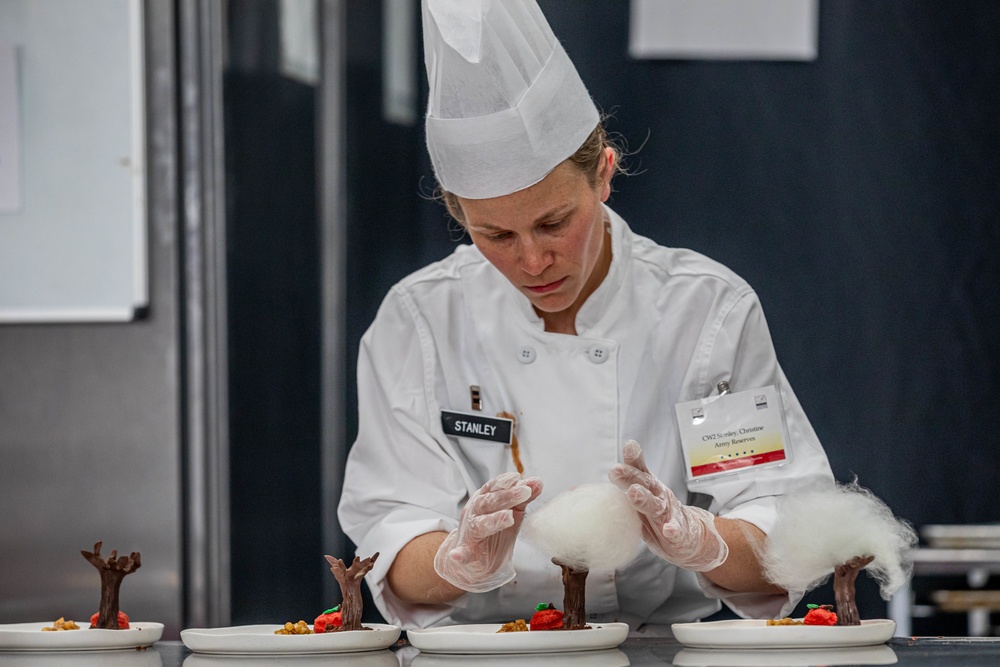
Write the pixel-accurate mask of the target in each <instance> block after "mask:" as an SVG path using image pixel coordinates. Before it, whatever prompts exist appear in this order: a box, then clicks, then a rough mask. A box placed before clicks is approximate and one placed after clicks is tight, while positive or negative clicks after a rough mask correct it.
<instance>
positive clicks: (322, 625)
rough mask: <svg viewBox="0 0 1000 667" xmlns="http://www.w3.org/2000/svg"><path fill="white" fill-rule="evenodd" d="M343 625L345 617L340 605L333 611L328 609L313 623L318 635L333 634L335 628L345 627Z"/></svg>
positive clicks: (314, 630)
mask: <svg viewBox="0 0 1000 667" xmlns="http://www.w3.org/2000/svg"><path fill="white" fill-rule="evenodd" d="M343 625H344V617H343V615H342V614H341V613H340V605H339V604H338V605H337V606H336V607H334V608H333V609H327V610H326V611H324V612H323V613H322V614H320V615H319V616H317V617H316V620H315V621H313V632H315V633H316V634H322V633H324V632H333V631H334V629H335V628H339V627H343Z"/></svg>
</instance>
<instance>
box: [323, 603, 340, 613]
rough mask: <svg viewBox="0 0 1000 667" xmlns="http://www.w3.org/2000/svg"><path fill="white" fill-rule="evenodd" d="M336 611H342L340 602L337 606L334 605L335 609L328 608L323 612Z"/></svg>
mask: <svg viewBox="0 0 1000 667" xmlns="http://www.w3.org/2000/svg"><path fill="white" fill-rule="evenodd" d="M335 611H340V605H339V604H338V605H337V606H336V607H334V608H333V609H327V610H326V611H324V612H323V613H324V614H332V613H333V612H335Z"/></svg>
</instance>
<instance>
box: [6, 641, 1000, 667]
mask: <svg viewBox="0 0 1000 667" xmlns="http://www.w3.org/2000/svg"><path fill="white" fill-rule="evenodd" d="M0 665H3V667H41V666H42V665H45V666H46V667H50V666H51V667H62V666H65V667H69V666H70V665H72V667H90V666H91V665H92V666H93V667H98V666H99V667H160V666H161V665H162V666H163V667H235V666H236V665H250V666H253V665H260V666H261V667H263V665H277V666H281V665H288V666H290V667H312V666H313V665H315V666H316V667H319V665H323V666H324V667H330V666H334V667H336V666H338V665H344V666H347V665H350V666H351V667H439V666H440V667H450V666H458V665H469V666H471V667H475V666H476V665H483V666H486V665H493V666H499V665H504V666H505V667H506V666H509V665H517V666H518V667H522V666H529V667H530V666H531V665H538V666H539V667H541V666H542V665H544V666H545V667H564V666H566V667H570V666H571V667H626V666H628V667H654V666H656V667H660V666H663V665H676V666H677V667H691V666H698V667H727V666H730V665H732V666H737V665H767V666H768V667H771V666H780V665H796V666H803V667H808V666H809V665H900V666H903V667H908V666H917V665H919V666H924V667H929V666H930V665H963V666H968V667H995V665H1000V638H980V637H971V638H966V637H954V638H947V637H916V638H901V637H896V638H893V639H892V640H890V641H889V642H888V643H886V644H878V645H876V646H861V647H843V648H836V649H748V650H745V651H737V650H731V649H726V650H712V649H691V648H685V647H684V646H682V645H681V644H680V643H678V642H677V641H676V640H674V639H669V638H649V637H645V638H629V639H628V640H627V641H626V642H625V643H624V644H622V645H621V646H620V647H618V648H617V649H605V650H601V651H580V652H575V653H547V654H541V655H517V656H512V655H444V654H431V653H421V652H420V651H418V650H417V649H415V648H413V647H412V646H409V645H407V644H406V642H405V641H403V640H401V641H400V642H399V643H398V644H396V645H395V646H394V647H392V650H388V649H382V650H378V651H368V652H364V653H341V654H324V655H299V656H293V655H270V656H225V655H208V654H200V653H192V652H191V651H189V650H188V649H187V647H185V646H184V645H183V644H182V643H181V642H179V641H163V642H157V643H156V644H154V645H153V646H152V647H151V648H148V649H146V650H121V651H75V652H65V653H55V652H35V653H28V652H24V653H16V652H0Z"/></svg>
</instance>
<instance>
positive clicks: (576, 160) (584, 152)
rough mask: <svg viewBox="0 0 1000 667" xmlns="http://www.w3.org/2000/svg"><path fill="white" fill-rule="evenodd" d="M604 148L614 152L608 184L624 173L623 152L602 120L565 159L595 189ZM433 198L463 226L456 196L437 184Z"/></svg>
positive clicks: (463, 222)
mask: <svg viewBox="0 0 1000 667" xmlns="http://www.w3.org/2000/svg"><path fill="white" fill-rule="evenodd" d="M606 148H610V149H611V150H612V151H613V152H614V163H613V166H612V172H611V174H610V175H608V181H609V182H610V181H611V179H612V178H614V176H615V174H619V173H625V167H624V165H623V164H622V155H623V151H622V149H621V148H620V147H619V146H618V145H617V144H616V143H615V142H614V141H612V140H611V139H610V138H609V137H608V133H607V131H606V130H605V129H604V121H603V120H602V121H601V122H599V123H598V124H597V127H595V128H594V130H593V131H592V132H591V133H590V135H589V136H588V137H587V139H586V141H584V142H583V144H581V145H580V147H579V148H578V149H576V152H575V153H573V154H572V155H570V156H569V157H568V158H566V160H565V162H568V163H570V164H572V165H573V166H574V167H576V168H577V169H579V170H580V172H581V173H582V174H583V175H584V176H586V177H587V182H588V183H590V186H591V187H593V188H596V187H597V186H598V185H599V184H600V182H601V180H602V177H603V168H604V166H605V165H606V164H607V163H606V162H605V149H606ZM433 198H434V199H437V200H438V201H440V202H442V203H443V204H444V207H445V209H447V211H448V215H450V216H451V217H452V218H454V219H455V220H456V221H457V222H458V223H459V224H461V225H462V226H464V225H465V214H464V213H463V212H462V204H461V203H460V202H459V201H458V195H456V194H454V193H453V192H448V191H447V190H445V189H444V188H442V187H441V185H440V184H438V186H437V187H436V188H435V189H434V195H433Z"/></svg>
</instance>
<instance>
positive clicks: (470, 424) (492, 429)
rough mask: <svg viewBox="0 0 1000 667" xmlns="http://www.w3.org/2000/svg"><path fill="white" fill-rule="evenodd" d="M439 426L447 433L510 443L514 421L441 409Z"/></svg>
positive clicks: (461, 436)
mask: <svg viewBox="0 0 1000 667" xmlns="http://www.w3.org/2000/svg"><path fill="white" fill-rule="evenodd" d="M441 428H443V429H444V432H445V433H446V434H447V435H455V436H458V437H460V438H475V439H476V440H489V441H490V442H502V443H503V444H505V445H509V444H510V436H511V434H512V433H513V432H514V422H513V420H511V419H504V418H502V417H484V416H483V415H473V414H469V413H467V412H452V411H450V410H442V411H441Z"/></svg>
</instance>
